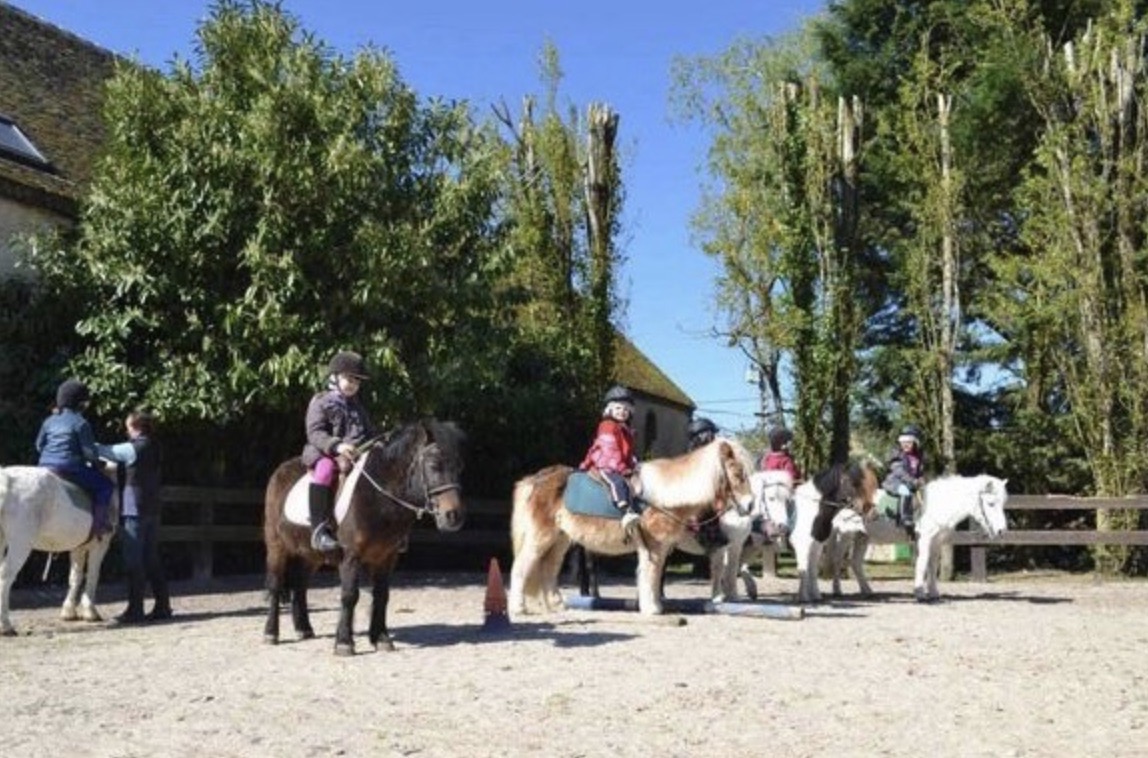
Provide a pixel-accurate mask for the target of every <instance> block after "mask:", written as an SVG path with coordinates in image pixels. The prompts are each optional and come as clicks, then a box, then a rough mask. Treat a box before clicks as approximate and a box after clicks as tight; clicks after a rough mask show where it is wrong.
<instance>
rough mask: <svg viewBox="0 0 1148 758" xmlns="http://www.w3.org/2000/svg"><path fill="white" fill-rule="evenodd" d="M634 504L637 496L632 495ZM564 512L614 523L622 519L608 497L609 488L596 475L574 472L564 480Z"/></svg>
mask: <svg viewBox="0 0 1148 758" xmlns="http://www.w3.org/2000/svg"><path fill="white" fill-rule="evenodd" d="M632 496H633V498H634V501H635V504H637V503H638V502H639V498H638V495H637V494H636V493H632ZM562 501H563V503H565V505H566V510H568V511H570V512H571V513H576V514H578V515H579V516H597V517H599V518H609V519H614V520H615V521H617V520H620V519H621V518H622V512H621V511H620V510H618V506H616V505H614V500H613V499H612V498H611V497H610V488H609V487H607V486H606V483H605V482H604V481H603V480H602V478H601V476H599V475H597V474H592V473H588V472H585V471H574V472H572V473H571V474H570V476H569V478H568V479H567V480H566V491H565V492H564V493H563V495H562Z"/></svg>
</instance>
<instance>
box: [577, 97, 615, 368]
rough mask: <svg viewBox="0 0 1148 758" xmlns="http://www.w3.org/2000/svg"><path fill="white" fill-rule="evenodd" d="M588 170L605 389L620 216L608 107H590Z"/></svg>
mask: <svg viewBox="0 0 1148 758" xmlns="http://www.w3.org/2000/svg"><path fill="white" fill-rule="evenodd" d="M587 120H588V133H587V146H586V147H587V149H586V171H585V178H584V187H585V193H586V215H587V222H588V223H587V227H588V229H589V235H590V239H589V246H590V295H591V299H592V301H593V306H592V307H593V308H594V324H593V327H592V328H593V329H594V332H595V346H596V350H597V353H598V355H597V363H598V366H597V370H598V373H599V377H600V379H601V381H600V384H601V385H602V386H605V385H606V384H607V383H608V382H609V381H610V378H611V375H612V374H613V368H614V326H613V311H614V302H613V292H614V281H613V279H614V258H615V255H614V240H613V232H614V229H615V227H616V221H617V219H616V213H617V207H618V202H617V190H618V187H617V155H616V153H615V145H614V143H615V140H616V138H617V136H618V114H617V113H615V112H614V111H613V110H611V109H610V108H609V106H606V105H600V104H591V105H590V107H589V113H588V119H587Z"/></svg>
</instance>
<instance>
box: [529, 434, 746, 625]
mask: <svg viewBox="0 0 1148 758" xmlns="http://www.w3.org/2000/svg"><path fill="white" fill-rule="evenodd" d="M751 470H752V459H751V458H750V457H749V454H748V453H746V451H745V449H744V448H743V447H742V446H741V445H739V444H738V443H737V442H735V441H733V440H727V439H721V438H719V439H716V440H714V441H713V442H711V443H709V444H708V445H703V446H702V447H699V448H697V449H696V450H693V451H691V452H689V453H686V454H684V455H680V456H677V457H675V458H658V459H654V460H650V461H646V462H644V463H643V464H642V465H641V466H640V467H639V468H638V476H639V478H640V486H639V488H638V490H637V492H638V494H639V496H640V498H641V500H642V501H644V502H645V504H646V508H645V510H644V511H643V512H642V519H641V521H640V522H639V526H638V529H637V530H635V533H634V534H633V535H632V536H628V535H627V534H626V533H625V532H624V531H623V529H622V526H621V522H620V520H619V519H618V518H617V517H602V516H596V515H584V514H581V513H576V512H574V511H572V510H571V509H570V508H569V507H568V504H567V502H566V497H567V494H568V493H567V484H568V483H569V482H570V480H571V476H572V475H573V474H574V473H575V471H574V469H572V468H571V467H569V466H561V465H559V466H550V467H548V468H545V469H542V470H541V471H539V472H538V473H536V474H534V475H532V476H528V477H525V478H523V479H520V480H519V481H518V483H517V484H515V486H514V506H513V511H512V513H511V520H510V529H511V538H512V541H513V544H514V564H513V566H512V568H511V573H510V593H509V605H510V612H511V613H515V614H524V613H526V612H527V607H526V601H527V598H539V597H540V598H541V599H542V602H543V604H544V606H545V608H546V610H552V609H553V608H554V607H555V606H556V605H557V604H560V603H561V594H560V593H559V592H558V575H559V573H560V571H561V569H562V560H563V558H564V557H565V556H566V551H567V550H569V549H570V545H571V543H572V542H574V543H577V544H579V545H582V546H583V547H585V548H586V549H588V550H591V551H593V552H595V553H602V554H604V555H624V554H627V553H633V552H635V551H637V553H638V572H637V573H638V609H639V611H640V612H641V613H643V614H648V615H652V614H658V613H661V612H662V597H661V592H660V585H661V577H662V571H663V570H664V568H665V561H666V557H667V556H668V555H669V554H670V551H672V550H673V549H674V546H675V545H677V544H678V543H679V542H680V541H681V539H682V538H683V537H684V536H685V535H686V533H687V532H688V528H689V525H690V523H691V521H692V520H696V519H697V518H698V516H699V515H700V514H701V513H703V512H705V511H706V510H707V509H711V508H713V506H714V504H715V503H718V504H721V505H724V504H727V503H730V502H733V503H735V504H736V506H737V507H739V508H749V506H750V504H751V503H752V502H753V491H752V490H751V489H750V484H749V473H750V471H751Z"/></svg>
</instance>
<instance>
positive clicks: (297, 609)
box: [263, 420, 466, 655]
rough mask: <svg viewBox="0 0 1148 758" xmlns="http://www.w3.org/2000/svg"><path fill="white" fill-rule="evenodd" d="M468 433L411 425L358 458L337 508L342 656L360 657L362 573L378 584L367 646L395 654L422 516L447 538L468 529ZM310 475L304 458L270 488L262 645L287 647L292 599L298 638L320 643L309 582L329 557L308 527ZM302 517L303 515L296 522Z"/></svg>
mask: <svg viewBox="0 0 1148 758" xmlns="http://www.w3.org/2000/svg"><path fill="white" fill-rule="evenodd" d="M461 443H462V433H461V432H460V431H459V429H458V427H456V426H455V425H454V424H452V423H449V422H439V421H434V420H426V421H421V422H418V423H413V424H408V425H406V426H403V427H402V428H400V429H399V430H397V431H396V432H395V433H394V434H393V435H391V437H390V438H389V439H388V440H387V441H385V442H382V443H379V444H375V445H371V446H369V447H368V448H367V450H366V452H364V453H362V454H361V455H360V456H359V459H358V461H357V462H356V464H355V467H354V468H353V469H352V471H351V473H350V474H348V475H347V477H346V481H345V482H344V484H343V487H342V489H341V490H340V492H339V495H338V498H337V501H336V506H335V510H336V515H337V517H338V521H339V528H338V538H339V542H340V543H341V545H342V550H341V551H340V554H341V555H340V558H339V561H338V565H339V581H340V585H341V588H342V592H341V603H342V605H341V610H340V614H339V625H338V629H337V630H336V632H335V654H336V655H353V654H354V652H355V643H354V638H353V632H352V621H353V619H354V613H355V605H356V603H358V601H359V573H360V569H366V572H367V574H368V576H369V577H370V580H371V620H370V625H369V628H368V631H367V639H368V640H369V641H370V643H371V646H372V647H373V648H374V649H375V650H379V649H380V648H381V649H384V650H394V642H393V641H392V639H391V637H390V634H389V633H388V631H387V602H388V600H389V599H390V577H391V572H392V571H393V570H394V568H395V564H396V563H397V562H398V560H399V554H400V552H401V550H402V549H403V548H404V547H405V545H406V542H407V537H408V535H409V534H410V531H411V527H412V526H414V522H415V520H416V519H418V518H419V517H421V516H423V515H424V514H425V515H429V516H432V517H434V520H435V526H436V527H438V530H439V531H442V532H455V531H458V530H459V529H461V528H462V525H463V521H464V520H465V517H466V511H465V509H464V507H463V502H462V494H461V489H460V486H459V476H460V475H461V473H462V466H463V462H462V451H461ZM307 484H308V479H307V470H306V468H305V467H304V466H303V463H302V462H301V461H300V459H298V458H293V459H291V460H289V461H286V462H285V463H283V464H281V465H280V466H279V468H277V469H276V470H275V473H274V474H272V475H271V479H270V481H269V482H268V483H267V493H266V498H265V501H264V508H265V510H264V524H263V538H264V542H265V543H266V545H267V590H268V594H269V595H270V607H269V609H268V613H267V624H266V626H265V627H264V631H263V639H264V641H265V642H267V643H270V644H277V643H278V642H279V603H280V598H281V596H282V591H283V590H284V589H285V588H286V589H290V590H291V591H292V592H291V618H292V621H293V622H294V625H295V632H296V634H297V635H298V636H299V638H300V639H310V638H312V637H314V636H315V631H314V630H313V629H312V628H311V620H310V615H309V613H308V610H307V588H308V585H309V584H310V578H311V575H312V574H313V573H314V572H315V570H316V569H318V568H319V567H320V566H321V565H322V564H323V563H324V562H326V558H325V557H324V555H323V554H322V553H319V552H316V551H314V550H312V549H311V528H310V526H309V525H308V524H307V523H306V519H307V516H306V510H307V509H306V497H307V491H306V490H307ZM296 514H299V515H296Z"/></svg>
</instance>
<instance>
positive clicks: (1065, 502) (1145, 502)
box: [952, 495, 1148, 582]
mask: <svg viewBox="0 0 1148 758" xmlns="http://www.w3.org/2000/svg"><path fill="white" fill-rule="evenodd" d="M1106 509H1116V510H1137V511H1143V510H1148V498H1145V497H1144V496H1140V497H1130V498H1100V497H1069V496H1067V495H1010V496H1009V499H1008V507H1007V508H1006V509H1005V510H1006V511H1098V510H1106ZM952 544H953V545H954V546H968V547H969V548H970V551H971V554H970V570H969V573H970V575H971V576H972V579H973V581H977V582H984V581H987V580H988V569H987V558H986V554H987V552H988V550H989V549H990V548H992V547H1000V546H1003V545H1040V546H1062V545H1148V531H1146V530H1143V529H1131V530H1125V531H1110V532H1101V531H1096V530H1095V529H1091V530H1088V529H1010V530H1009V531H1007V532H1005V533H1004V534H1003V535H1001V536H1000V537H998V538H997V539H995V540H992V541H991V542H990V541H989V540H988V539H987V538H986V537H985V536H984V535H983V534H981V533H980V532H975V531H970V532H957V533H956V534H954V535H953V540H952Z"/></svg>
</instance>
